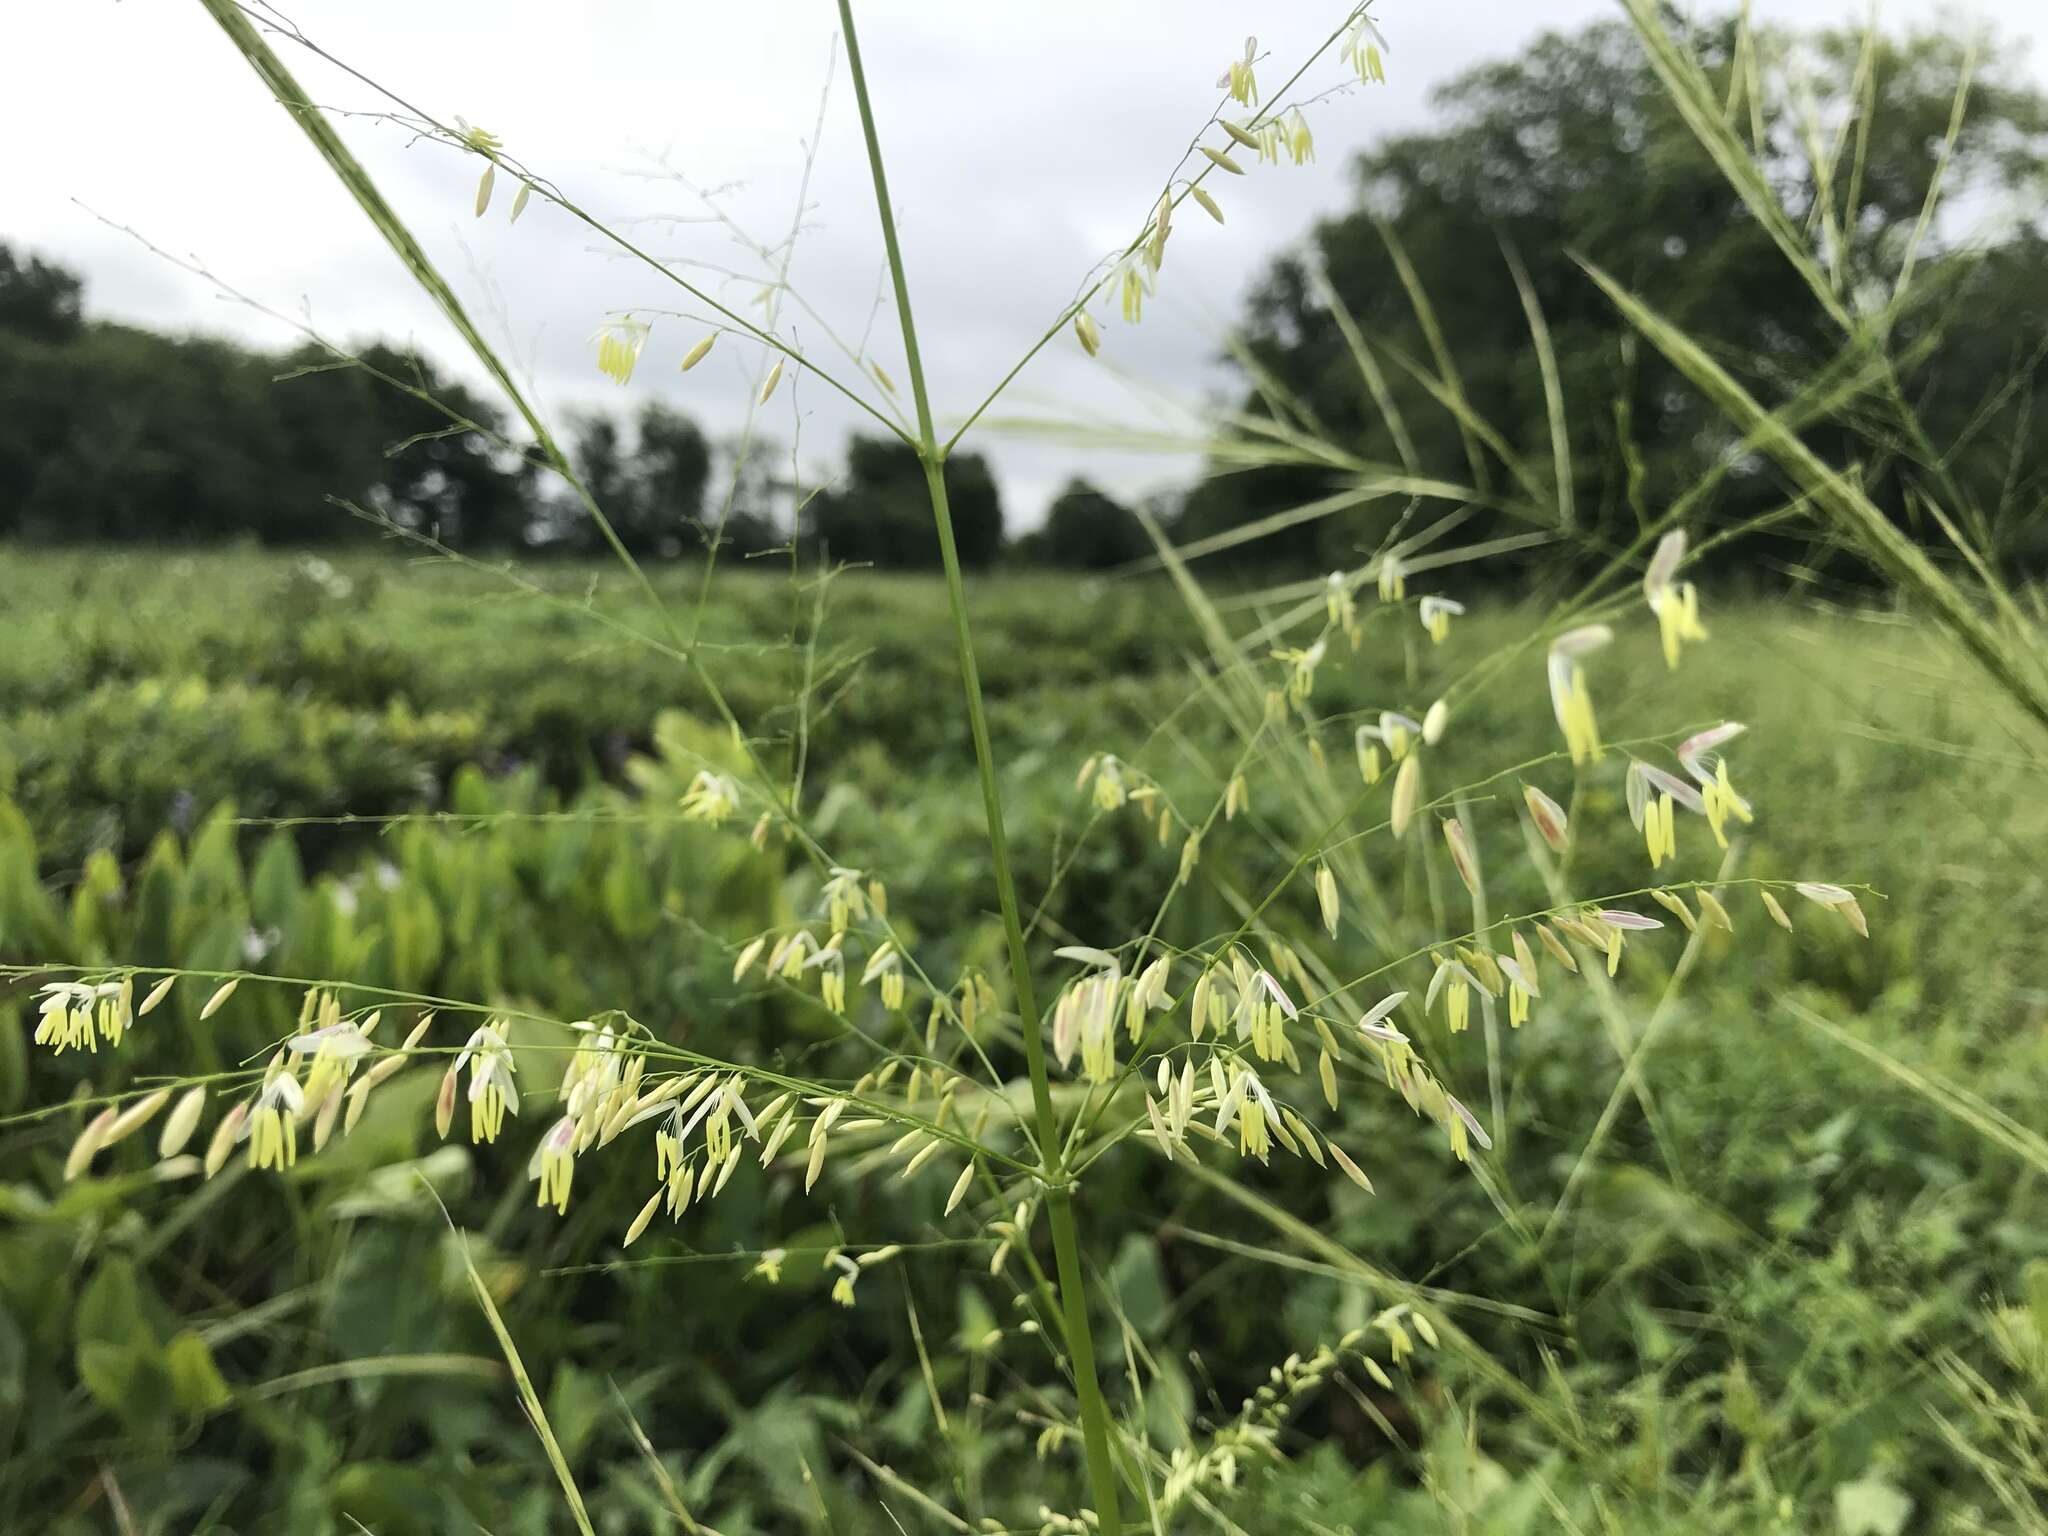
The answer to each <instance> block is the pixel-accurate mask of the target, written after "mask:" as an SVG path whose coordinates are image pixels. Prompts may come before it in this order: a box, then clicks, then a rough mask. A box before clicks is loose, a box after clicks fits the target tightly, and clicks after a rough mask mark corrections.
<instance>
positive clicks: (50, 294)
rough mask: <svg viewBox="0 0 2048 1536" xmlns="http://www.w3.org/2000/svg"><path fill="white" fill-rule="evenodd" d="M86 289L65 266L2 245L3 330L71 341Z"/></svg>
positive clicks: (37, 338)
mask: <svg viewBox="0 0 2048 1536" xmlns="http://www.w3.org/2000/svg"><path fill="white" fill-rule="evenodd" d="M83 290H84V285H83V284H82V283H80V282H79V280H78V278H77V277H76V276H74V275H73V274H72V273H70V272H67V271H65V270H64V269H63V268H62V267H59V266H53V265H51V264H50V263H49V262H46V261H44V260H43V259H42V258H41V257H39V256H22V255H17V254H16V253H15V252H14V250H13V249H12V248H11V247H9V246H6V245H0V331H9V332H12V333H13V334H14V335H16V336H27V337H29V338H31V339H32V340H35V341H68V340H70V339H71V338H72V337H73V336H75V335H77V334H78V328H79V326H80V325H81V324H82V323H83V321H82V318H81V312H80V308H79V305H80V300H81V298H82V295H83Z"/></svg>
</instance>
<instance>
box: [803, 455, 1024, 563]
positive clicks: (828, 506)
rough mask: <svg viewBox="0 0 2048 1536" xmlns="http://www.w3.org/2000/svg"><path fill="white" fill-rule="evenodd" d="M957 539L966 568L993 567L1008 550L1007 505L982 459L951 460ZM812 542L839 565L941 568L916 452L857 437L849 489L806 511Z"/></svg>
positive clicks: (818, 499) (950, 496) (824, 495)
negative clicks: (1005, 538)
mask: <svg viewBox="0 0 2048 1536" xmlns="http://www.w3.org/2000/svg"><path fill="white" fill-rule="evenodd" d="M946 496H947V500H948V502H949V503H950V504H951V507H952V512H953V537H954V543H955V545H956V547H957V548H958V550H959V554H960V563H961V564H962V565H965V566H986V565H989V564H991V563H993V562H994V560H995V558H996V556H997V555H998V554H1000V553H1001V552H1002V547H1003V505H1002V498H1001V496H1000V494H999V493H998V492H997V490H996V483H995V479H994V477H993V476H992V475H990V473H989V469H988V462H987V461H986V460H985V459H983V458H982V457H981V455H980V454H976V453H956V454H954V455H953V456H952V457H951V458H949V459H948V460H947V461H946ZM804 522H805V526H806V530H807V533H808V535H809V538H810V539H811V540H812V542H814V543H816V544H818V545H821V546H822V547H823V549H824V552H825V553H826V554H827V555H828V556H829V557H830V558H831V559H833V560H841V561H853V562H863V563H869V564H873V565H876V566H879V567H880V568H881V569H883V570H889V571H903V570H919V569H928V568H930V567H932V566H936V565H937V564H938V563H939V539H938V534H937V532H936V531H935V530H934V528H933V526H932V513H931V503H930V502H929V501H927V500H926V499H925V483H924V466H923V465H922V464H921V463H919V461H918V457H917V453H916V451H915V450H914V449H912V448H910V447H908V446H907V445H905V444H903V443H899V442H896V441H894V440H893V439H890V438H880V437H860V436H856V437H855V438H854V440H853V446H852V448H851V449H850V451H849V452H848V454H847V458H846V478H845V481H844V483H843V484H841V485H840V486H838V487H836V488H834V489H832V490H829V491H823V492H820V493H819V494H818V495H817V496H815V497H813V498H812V499H811V501H810V504H809V506H808V507H806V509H805V514H804Z"/></svg>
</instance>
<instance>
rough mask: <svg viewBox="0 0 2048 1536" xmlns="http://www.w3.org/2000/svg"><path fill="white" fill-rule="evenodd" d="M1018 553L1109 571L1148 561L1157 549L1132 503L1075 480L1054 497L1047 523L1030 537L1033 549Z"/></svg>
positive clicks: (1039, 562) (1035, 561)
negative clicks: (1153, 547)
mask: <svg viewBox="0 0 2048 1536" xmlns="http://www.w3.org/2000/svg"><path fill="white" fill-rule="evenodd" d="M1018 542H1019V544H1020V546H1021V545H1023V544H1024V543H1025V542H1026V541H1024V540H1019V541H1018ZM1018 553H1019V556H1020V558H1024V559H1027V560H1029V561H1030V562H1031V563H1033V564H1037V565H1052V566H1062V567H1066V568H1068V569H1073V570H1084V571H1105V570H1110V569H1112V568H1113V567H1116V566H1119V565H1128V564H1130V562H1132V561H1133V560H1142V559H1143V558H1144V557H1145V556H1146V555H1149V554H1150V553H1152V541H1151V540H1150V539H1149V538H1147V537H1146V536H1145V530H1144V529H1143V528H1141V527H1139V526H1138V520H1137V518H1136V517H1135V516H1134V515H1133V514H1132V513H1131V510H1130V509H1129V508H1128V507H1125V506H1123V505H1121V504H1120V503H1118V502H1116V501H1114V500H1112V499H1111V498H1110V497H1109V496H1107V495H1105V494H1104V493H1103V492H1101V491H1099V490H1097V489H1096V488H1095V487H1094V486H1093V485H1091V484H1090V483H1089V482H1088V481H1086V480H1081V479H1075V480H1070V481H1068V482H1067V488H1066V489H1065V490H1063V491H1061V492H1060V494H1059V495H1058V496H1057V497H1056V498H1054V500H1053V504H1052V506H1051V507H1050V508H1049V509H1047V511H1046V514H1045V525H1044V526H1043V527H1042V528H1040V529H1038V530H1037V531H1036V532H1034V533H1032V534H1031V535H1030V536H1029V548H1028V549H1024V548H1020V549H1019V551H1018Z"/></svg>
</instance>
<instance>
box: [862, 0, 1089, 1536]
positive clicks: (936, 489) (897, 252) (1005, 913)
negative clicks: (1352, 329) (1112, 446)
mask: <svg viewBox="0 0 2048 1536" xmlns="http://www.w3.org/2000/svg"><path fill="white" fill-rule="evenodd" d="M839 24H840V28H841V30H842V31H843V32H844V33H845V34H846V62H847V67H848V70H849V72H850V73H851V74H852V76H853V94H854V100H855V101H856V102H857V103H858V105H859V107H860V126H861V136H862V138H863V140H864V141H865V143H866V146H867V155H868V171H869V174H870V175H871V177H872V178H873V182H874V192H875V211H876V214H877V215H878V216H879V218H880V220H881V225H882V243H883V246H884V247H885V249H886V250H887V253H888V258H889V280H890V284H891V286H892V287H893V288H894V290H895V296H896V317H897V320H898V322H899V323H900V325H901V326H902V330H903V355H904V365H905V368H906V370H907V371H908V373H909V375H910V389H911V398H912V399H913V401H914V402H915V404H916V407H917V452H918V458H919V459H920V460H921V461H922V462H923V465H924V475H925V488H926V491H927V492H928V494H929V495H930V497H931V504H932V521H933V525H934V527H935V528H936V529H937V532H938V540H939V558H940V561H941V563H942V565H943V566H944V568H945V574H946V596H947V599H948V602H949V605H950V607H951V609H952V615H953V639H954V642H955V645H956V646H957V648H958V650H959V656H960V683H961V689H962V692H963V694H964V695H965V699H966V705H967V723H968V729H969V731H970V732H971V733H972V735H973V737H974V763H975V768H976V771H977V774H978V776H979V778H980V781H981V798H982V808H983V812H984V814H985V816H986V819H987V830H988V843H989V861H990V864H991V865H992V867H993V871H994V874H995V881H996V900H997V902H998V904H999V905H1000V907H1001V909H1002V917H1003V936H1004V939H1005V941H1006V942H1007V944H1008V947H1009V954H1010V976H1011V981H1012V984H1013V985H1014V987H1015V989H1016V1003H1017V1015H1018V1029H1019V1034H1020V1036H1021V1037H1022V1041H1023V1047H1024V1063H1025V1068H1026V1070H1027V1071H1028V1072H1029V1073H1030V1075H1031V1102H1032V1108H1033V1111H1034V1115H1035V1118H1036V1120H1037V1126H1038V1136H1037V1139H1038V1153H1039V1159H1040V1165H1041V1170H1042V1172H1043V1176H1044V1179H1045V1184H1046V1200H1045V1213H1046V1223H1047V1225H1048V1227H1049V1228H1050V1229H1051V1232H1052V1240H1053V1256H1054V1259H1055V1262H1056V1266H1057V1270H1058V1275H1059V1298H1060V1306H1061V1312H1062V1315H1063V1317H1064V1319H1065V1331H1066V1338H1067V1354H1068V1357H1069V1359H1070V1360H1071V1362H1072V1366H1073V1372H1074V1390H1075V1392H1076V1394H1077V1395H1078V1397H1079V1399H1080V1406H1081V1438H1082V1443H1083V1446H1084V1447H1085V1450H1086V1454H1087V1460H1088V1475H1089V1481H1090V1483H1091V1484H1092V1485H1093V1488H1094V1498H1095V1513H1096V1516H1097V1518H1098V1520H1099V1521H1100V1528H1101V1529H1102V1530H1103V1531H1105V1532H1109V1533H1112V1536H1113V1533H1116V1532H1120V1531H1121V1530H1122V1529H1123V1526H1122V1522H1121V1520H1120V1519H1119V1517H1118V1514H1117V1473H1116V1464H1115V1462H1114V1461H1113V1460H1112V1458H1111V1453H1110V1445H1109V1411H1108V1407H1107V1405H1106V1404H1105V1403H1104V1401H1103V1396H1102V1384H1101V1382H1100V1380H1099V1379H1098V1378H1097V1375H1096V1370H1095V1346H1094V1340H1093V1338H1092V1337H1091V1335H1090V1333H1089V1328H1088V1299H1087V1291H1086V1289H1085V1287H1084V1285H1083V1281H1082V1275H1081V1250H1080V1243H1079V1241H1078V1239H1077V1237H1076V1233H1075V1227H1074V1208H1073V1199H1072V1196H1071V1193H1070V1191H1069V1189H1068V1187H1067V1172H1066V1167H1065V1162H1064V1159H1063V1158H1062V1156H1061V1152H1060V1136H1059V1119H1058V1116H1057V1115H1056V1114H1055V1113H1054V1110H1053V1104H1052V1086H1051V1082H1050V1080H1049V1079H1048V1077H1047V1074H1046V1064H1045V1042H1044V1038H1043V1031H1042V1029H1041V1028H1040V1025H1039V1018H1038V1004H1037V999H1036V997H1035V995H1034V993H1033V989H1032V984H1031V957H1030V953H1029V951H1028V950H1027V949H1026V947H1025V943H1024V923H1023V917H1022V915H1021V912H1020V909H1019V906H1018V902H1017V884H1016V880H1015V879H1014V878H1013V876H1012V875H1011V873H1010V849H1009V839H1008V837H1007V835H1006V834H1005V832H1004V830H1003V804H1002V793H1001V790H1000V788H999V786H998V785H997V782H996V764H995V749H994V747H993V746H992V745H991V744H990V741H989V734H988V718H987V714H986V712H985V711H984V709H983V708H982V701H981V678H980V673H979V671H978V669H977V668H976V666H975V660H974V637H973V634H972V632H971V630H970V628H969V626H968V622H967V592H966V586H965V583H964V582H963V580H962V578H961V574H960V552H959V550H958V549H957V548H956V547H955V541H954V538H953V515H952V510H951V508H950V506H949V505H948V503H947V499H946V475H945V465H946V456H945V449H944V448H943V447H942V446H941V445H940V443H939V439H938V432H937V429H936V428H935V427H934V425H933V421H932V406H931V397H930V392H929V391H928V390H927V388H926V385H925V374H924V362H923V357H922V355H921V353H920V351H919V348H918V341H917V325H916V322H915V321H914V320H913V319H912V317H911V310H910V283H909V278H908V276H907V275H906V273H905V271H904V266H903V250H902V246H901V244H900V242H899V241H898V239H897V236H896V218H895V212H894V208H893V205H892V204H891V202H890V199H889V178H888V173H887V171H886V170H885V169H884V167H883V163H882V144H881V139H880V137H879V135H878V134H877V132H876V128H875V114H874V106H873V103H872V101H871V100H870V98H869V95H868V82H867V73H866V71H865V70H864V69H863V67H862V63H861V56H860V40H859V37H858V35H857V34H856V32H855V30H854V24H853V6H852V3H851V0H839Z"/></svg>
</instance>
